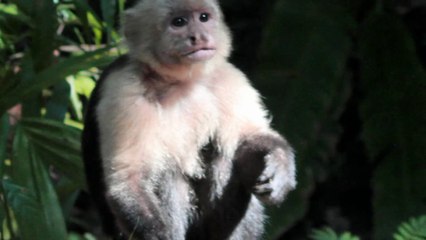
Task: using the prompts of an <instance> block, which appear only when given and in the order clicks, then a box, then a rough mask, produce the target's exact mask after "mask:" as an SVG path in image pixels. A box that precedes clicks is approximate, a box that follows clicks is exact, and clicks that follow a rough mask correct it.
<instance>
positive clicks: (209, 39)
mask: <svg viewBox="0 0 426 240" xmlns="http://www.w3.org/2000/svg"><path fill="white" fill-rule="evenodd" d="M123 33H124V35H125V38H126V42H127V45H128V47H129V50H130V51H129V54H128V55H126V56H123V57H121V58H119V59H118V60H117V61H116V62H115V63H113V64H112V65H111V66H110V67H109V68H108V69H107V70H106V71H105V72H104V73H103V75H102V76H101V79H100V81H99V82H98V85H97V87H96V89H95V90H94V93H93V96H92V97H91V100H90V103H89V107H88V111H87V114H86V119H85V129H84V133H83V153H84V161H85V167H86V173H87V178H88V185H89V189H90V191H91V193H92V194H93V197H94V199H95V201H96V205H97V206H99V209H100V212H101V213H102V220H103V221H104V228H105V229H104V230H105V231H106V232H108V233H109V234H111V235H115V238H116V239H139V240H141V239H146V240H156V239H161V240H165V239H167V240H169V239H173V240H183V239H201V240H202V239H204V240H208V239H217V240H222V239H235V240H243V239H244V240H250V239H259V238H260V237H261V236H262V233H263V224H264V220H265V215H264V213H263V204H279V203H281V202H282V201H283V199H284V197H285V196H286V194H287V193H288V192H289V191H290V190H292V189H293V188H294V187H295V185H296V180H295V163H294V154H293V150H292V148H291V147H290V146H289V144H288V143H287V141H286V140H285V139H284V138H283V137H282V136H280V135H279V134H278V133H277V132H276V131H274V130H273V129H271V127H270V119H269V117H268V113H267V111H266V110H265V108H264V106H263V104H262V102H261V99H260V96H259V93H258V92H257V91H256V90H255V89H254V88H253V87H252V86H251V85H250V83H249V82H248V80H247V78H246V76H245V75H244V74H243V73H242V72H241V71H239V70H238V69H236V68H235V67H234V66H233V65H232V64H230V63H229V62H228V60H227V58H228V56H229V54H230V48H231V39H230V34H229V30H228V28H227V27H226V25H225V24H224V21H223V16H222V13H221V11H220V9H219V6H218V2H217V0H141V1H140V2H139V3H137V4H136V5H135V6H134V7H132V8H131V9H129V10H127V11H126V13H125V18H124V22H123Z"/></svg>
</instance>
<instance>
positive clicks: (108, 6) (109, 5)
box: [101, 0, 117, 42]
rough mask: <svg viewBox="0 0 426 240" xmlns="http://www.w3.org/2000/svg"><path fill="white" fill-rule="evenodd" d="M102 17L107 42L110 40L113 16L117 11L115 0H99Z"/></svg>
mask: <svg viewBox="0 0 426 240" xmlns="http://www.w3.org/2000/svg"><path fill="white" fill-rule="evenodd" d="M101 9H102V18H103V20H104V22H105V24H106V30H107V36H108V42H111V40H112V30H113V27H114V17H115V14H116V11H117V1H116V0H101Z"/></svg>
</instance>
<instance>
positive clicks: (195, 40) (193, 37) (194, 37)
mask: <svg viewBox="0 0 426 240" xmlns="http://www.w3.org/2000/svg"><path fill="white" fill-rule="evenodd" d="M197 39H198V38H197V37H196V36H190V37H189V41H190V42H191V44H192V45H197Z"/></svg>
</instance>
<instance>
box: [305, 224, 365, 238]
mask: <svg viewBox="0 0 426 240" xmlns="http://www.w3.org/2000/svg"><path fill="white" fill-rule="evenodd" d="M311 239H312V240H359V237H358V236H354V235H352V234H351V233H349V232H345V233H342V234H341V235H338V234H337V233H336V232H335V231H334V230H333V229H331V228H328V227H326V228H323V229H316V230H314V231H313V232H312V234H311Z"/></svg>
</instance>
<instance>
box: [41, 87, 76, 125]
mask: <svg viewBox="0 0 426 240" xmlns="http://www.w3.org/2000/svg"><path fill="white" fill-rule="evenodd" d="M70 94H71V89H70V85H69V84H68V82H67V81H62V82H59V83H58V84H56V85H55V86H54V88H53V94H52V96H51V97H50V99H49V100H48V101H47V104H46V115H45V117H46V118H49V119H54V120H58V121H61V122H62V121H64V119H65V114H66V113H67V111H68V106H69V102H70Z"/></svg>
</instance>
